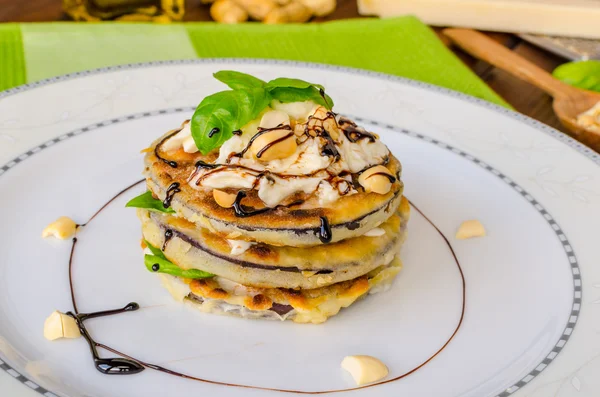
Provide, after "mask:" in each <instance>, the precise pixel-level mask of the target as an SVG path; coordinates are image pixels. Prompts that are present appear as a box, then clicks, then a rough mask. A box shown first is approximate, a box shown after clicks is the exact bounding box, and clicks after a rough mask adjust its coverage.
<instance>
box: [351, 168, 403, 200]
mask: <svg viewBox="0 0 600 397" xmlns="http://www.w3.org/2000/svg"><path fill="white" fill-rule="evenodd" d="M394 179H395V177H394V176H393V175H392V173H391V172H390V170H388V169H387V168H386V167H384V166H383V165H376V166H374V167H371V168H369V169H367V170H365V171H363V172H362V174H360V175H359V176H358V183H360V185H361V186H362V187H363V188H364V189H365V192H367V193H370V192H374V193H378V194H386V193H388V192H389V191H390V189H391V188H392V180H394Z"/></svg>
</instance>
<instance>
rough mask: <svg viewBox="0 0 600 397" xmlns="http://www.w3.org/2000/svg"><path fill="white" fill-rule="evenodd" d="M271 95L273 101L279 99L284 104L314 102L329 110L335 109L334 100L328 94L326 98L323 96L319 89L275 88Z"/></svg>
mask: <svg viewBox="0 0 600 397" xmlns="http://www.w3.org/2000/svg"><path fill="white" fill-rule="evenodd" d="M270 94H271V97H272V98H273V99H277V100H278V101H280V102H283V103H288V102H304V101H313V102H315V103H318V104H319V105H323V106H325V107H326V108H327V109H329V110H331V108H332V107H333V100H332V99H331V97H329V95H327V94H325V95H324V97H323V96H321V92H320V91H319V89H318V88H316V87H312V86H311V87H307V88H292V87H282V88H275V89H273V90H272V91H270Z"/></svg>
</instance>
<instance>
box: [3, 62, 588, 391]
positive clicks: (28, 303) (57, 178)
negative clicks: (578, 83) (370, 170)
mask: <svg viewBox="0 0 600 397" xmlns="http://www.w3.org/2000/svg"><path fill="white" fill-rule="evenodd" d="M221 69H237V70H241V71H244V72H248V73H252V74H254V75H257V76H259V77H261V78H264V79H269V78H273V77H277V76H290V77H299V78H304V79H307V80H311V81H315V82H319V83H322V84H323V85H325V87H326V88H327V91H328V93H329V94H330V95H331V96H332V97H333V98H334V100H336V111H338V112H341V113H344V114H347V115H350V116H351V117H355V118H357V119H358V120H359V121H360V124H363V125H364V126H365V127H367V128H368V129H371V130H373V131H375V132H377V133H378V134H380V135H381V137H382V139H383V140H384V141H385V142H386V143H387V144H388V146H389V147H390V149H391V150H392V151H393V152H394V154H395V155H396V156H397V157H398V158H399V159H400V160H401V162H402V164H403V168H404V171H403V180H404V182H405V185H406V190H405V192H406V195H407V196H408V198H409V199H410V200H411V201H412V202H413V203H414V204H415V205H416V206H417V207H418V208H419V209H420V210H421V211H423V213H424V214H425V215H426V216H427V217H428V218H430V219H431V220H432V221H433V223H434V224H435V225H436V226H437V227H438V228H439V229H440V230H441V232H442V233H443V234H444V235H445V236H446V237H447V238H448V239H449V241H450V243H451V245H452V247H453V248H454V250H455V251H456V254H457V257H458V259H459V262H460V268H461V269H462V270H463V272H464V279H465V286H466V287H465V291H464V292H465V294H466V301H465V308H466V309H465V311H464V320H463V322H462V324H460V328H459V329H458V332H457V333H456V335H455V337H454V338H453V339H452V340H451V341H450V342H449V343H448V344H447V346H446V347H445V348H444V349H443V350H442V351H441V352H440V353H439V354H438V355H437V356H436V357H435V358H433V359H432V360H430V361H429V362H427V363H426V364H425V365H424V366H422V367H421V368H419V369H418V370H417V371H414V372H413V373H411V374H410V375H408V376H405V377H402V375H403V374H406V373H407V372H411V370H413V369H414V368H416V367H419V365H420V364H422V363H423V362H424V361H427V359H428V358H429V357H431V356H432V355H433V354H435V352H436V351H438V350H439V349H440V348H441V347H442V346H443V345H444V344H445V343H446V342H447V341H448V340H449V338H450V337H451V336H452V334H453V332H454V330H455V329H456V328H457V326H458V325H459V320H460V318H461V313H462V310H461V309H462V305H463V300H462V297H463V284H462V278H461V274H460V271H459V267H457V264H456V263H455V261H454V259H453V257H452V254H451V251H450V250H449V249H448V246H447V245H446V243H445V242H444V240H443V238H442V236H440V234H439V233H438V232H436V230H435V229H434V227H433V226H432V225H430V224H429V223H428V222H427V221H426V220H425V218H424V217H423V216H422V215H421V214H419V213H418V212H417V211H416V210H413V214H412V218H411V220H410V223H409V238H408V240H407V242H406V244H405V248H404V249H403V252H402V259H403V262H404V269H403V270H402V272H401V273H400V274H399V276H398V278H397V279H396V281H395V284H394V287H393V288H392V290H390V291H389V292H386V293H382V294H378V295H374V296H371V297H369V298H368V299H366V300H364V301H361V302H359V303H357V304H356V305H353V306H352V307H351V308H350V309H346V310H344V311H342V312H341V313H340V314H339V315H338V316H336V317H334V318H333V319H331V320H330V321H328V322H327V323H325V324H323V325H318V326H315V325H298V324H294V323H278V322H266V321H251V320H240V319H236V318H227V317H219V316H213V315H206V314H203V313H200V312H198V311H196V310H194V309H193V308H189V307H186V306H182V305H180V304H178V303H175V302H174V301H172V299H171V298H170V296H168V294H167V293H166V292H165V291H164V290H163V289H162V287H161V286H160V284H159V281H158V279H157V277H156V276H155V275H154V274H150V273H148V272H147V271H146V270H145V268H144V266H143V263H142V252H141V250H140V248H139V238H140V231H139V222H138V220H137V218H136V217H135V214H134V211H133V210H131V209H125V208H124V203H125V202H126V201H127V200H128V199H129V198H131V197H132V196H134V195H135V194H137V193H138V192H140V191H141V190H142V189H143V187H142V186H141V185H138V186H136V187H134V188H133V189H132V190H130V191H128V192H126V193H124V194H123V195H121V196H119V197H118V198H117V199H116V200H115V201H113V202H112V203H111V204H110V205H109V206H108V207H107V208H106V209H105V210H104V211H102V212H101V213H100V215H99V216H98V217H97V218H95V219H94V220H93V222H92V223H91V224H90V225H88V226H87V227H86V228H84V229H83V230H82V231H81V232H80V233H79V234H78V237H79V243H78V245H77V248H76V251H75V255H74V262H73V284H74V289H75V295H76V299H77V304H78V306H79V309H80V311H82V312H89V311H96V310H103V309H110V308H117V307H120V306H123V305H125V304H126V303H128V302H130V301H137V302H139V303H140V305H141V306H142V310H139V311H137V312H134V313H127V314H121V315H118V316H112V317H106V318H101V319H95V320H90V321H89V322H88V328H89V329H90V332H91V333H92V334H93V336H94V337H95V338H96V339H97V340H98V341H100V342H102V343H105V344H107V345H110V346H112V347H113V348H116V349H117V350H120V351H122V352H125V353H127V354H130V355H132V356H134V357H136V358H138V359H141V360H144V361H146V362H150V363H154V364H158V365H162V366H164V367H167V368H170V369H173V370H176V371H179V372H183V373H186V374H189V375H192V376H195V377H200V378H203V379H207V380H211V381H215V382H221V383H228V384H233V385H234V386H232V385H229V386H226V385H222V384H210V383H206V382H199V381H194V380H186V379H182V378H179V377H174V376H170V375H166V374H163V373H159V372H156V371H153V370H146V371H144V372H143V373H141V374H139V375H133V376H107V375H102V374H100V373H99V372H97V371H96V370H95V369H94V366H93V363H92V360H91V357H90V354H89V351H88V347H87V345H86V343H85V341H84V340H83V339H79V340H61V341H58V342H53V343H51V342H48V341H46V340H45V339H44V338H43V336H42V326H43V322H44V319H45V318H46V316H47V315H48V314H49V313H50V312H52V311H53V310H55V309H58V310H62V311H67V310H72V304H71V298H70V292H69V280H68V258H69V252H70V249H71V244H70V242H59V241H49V240H43V239H41V238H40V233H41V230H42V229H43V227H44V226H45V225H46V224H48V223H49V222H50V221H52V220H53V219H55V218H56V217H58V216H61V215H68V216H71V217H73V218H74V219H75V220H76V221H78V222H80V223H83V222H85V221H86V220H87V219H88V218H89V217H90V216H91V215H92V214H93V213H94V212H95V211H96V210H97V209H98V208H100V207H101V206H102V205H103V204H104V203H105V202H106V201H107V200H109V199H110V198H111V197H113V196H114V195H115V194H116V193H117V192H119V191H120V190H121V189H123V188H124V187H126V186H128V185H130V184H131V183H133V182H135V181H136V180H139V179H140V172H141V154H139V150H140V149H142V148H143V147H145V145H147V144H148V143H149V142H150V141H151V140H152V139H154V138H155V137H156V136H158V135H159V134H161V133H163V132H164V131H166V130H168V129H171V128H173V127H175V126H177V125H179V124H180V122H181V121H182V120H183V119H184V118H186V117H189V115H190V114H191V112H192V110H193V107H194V106H195V105H196V104H197V103H198V102H199V101H200V100H201V98H202V97H204V96H205V95H207V94H210V93H212V92H215V91H217V90H220V89H222V87H221V85H220V83H218V82H217V81H216V80H214V79H212V77H211V74H212V72H215V71H217V70H221ZM0 143H1V144H0V191H1V192H2V206H1V207H0V219H2V223H0V234H1V235H2V236H3V239H2V243H0V244H1V247H2V253H3V255H2V258H1V259H0V291H2V293H1V294H0V319H2V320H1V322H0V368H3V369H5V370H7V371H8V374H2V377H0V390H16V391H15V393H18V394H19V395H21V394H22V395H23V396H30V395H35V393H36V392H38V393H42V394H46V395H47V396H52V395H58V396H70V397H79V396H130V397H136V396H166V395H169V396H186V395H194V394H203V395H218V396H268V395H277V394H281V395H285V394H289V393H285V392H286V391H287V392H292V394H296V393H311V394H312V393H315V392H331V391H339V393H338V394H342V395H356V396H399V395H406V396H448V397H453V396H465V397H480V396H490V397H494V396H508V395H517V396H532V397H542V396H550V395H555V396H561V397H564V396H575V395H577V396H587V395H589V396H593V395H598V394H600V381H599V380H598V377H597V376H595V375H597V373H598V371H600V340H599V339H600V338H599V337H598V336H599V333H600V314H599V310H600V307H599V305H598V303H600V267H599V266H598V258H600V244H598V237H597V236H598V234H597V225H598V221H599V220H600V167H599V162H600V160H599V158H598V156H597V155H595V154H593V153H592V152H591V151H590V150H589V149H586V148H584V147H583V146H581V145H579V144H577V143H575V142H574V141H572V140H570V139H568V138H565V137H564V136H562V135H560V133H559V132H557V131H554V130H552V129H550V128H548V127H546V126H543V125H541V124H539V123H537V122H534V121H532V120H530V119H528V118H526V117H524V116H521V115H518V114H516V113H513V112H511V111H508V110H505V109H501V108H498V107H496V106H494V105H491V104H488V103H485V102H483V101H479V100H477V99H474V98H471V97H467V96H465V95H462V94H458V93H455V92H450V91H447V90H444V89H440V88H436V87H432V86H428V85H425V84H422V83H417V82H413V81H409V80H404V79H399V78H395V77H391V76H385V75H380V74H375V73H370V72H365V71H360V70H351V69H344V68H337V67H331V66H324V65H315V64H300V63H293V62H276V61H257V60H253V61H250V60H205V61H187V62H169V63H157V64H150V65H138V66H135V65H134V66H128V67H120V68H114V69H104V70H99V71H94V72H89V73H83V74H81V75H72V76H66V77H63V78H59V79H56V80H49V81H45V82H42V83H40V84H35V85H31V86H24V87H20V88H17V89H14V90H10V91H5V92H4V93H0ZM467 219H479V220H480V221H481V222H482V223H483V224H484V225H485V226H486V228H487V230H488V236H487V237H485V238H481V239H474V240H466V241H458V240H456V239H455V238H454V233H455V231H456V228H457V227H458V225H459V224H460V223H461V222H462V221H463V220H467ZM102 354H104V355H105V356H107V357H108V356H111V353H108V352H106V351H103V352H102ZM349 354H369V355H373V356H376V357H379V358H380V359H382V360H383V361H384V362H385V363H386V364H387V365H388V366H389V368H390V376H389V378H398V377H401V379H398V380H395V381H392V382H388V383H382V384H379V385H375V386H373V387H369V388H366V389H360V390H353V391H350V390H349V389H353V388H354V387H355V386H354V385H353V383H352V380H351V378H350V377H349V375H348V374H346V373H344V372H343V371H342V370H341V369H340V367H339V364H340V362H341V360H342V358H343V357H344V356H346V355H349ZM13 377H14V378H16V379H17V380H19V381H21V382H22V383H25V384H26V385H27V386H29V389H34V390H35V391H32V390H28V387H27V386H22V385H19V384H18V382H15V381H14V380H12V379H10V378H13ZM235 385H237V386H235ZM240 385H241V386H250V388H241V387H239V386H240ZM17 386H18V387H17ZM9 388H10V389H9ZM261 388H267V389H279V390H283V391H268V390H262V389H261ZM3 395H4V394H3Z"/></svg>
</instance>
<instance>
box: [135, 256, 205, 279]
mask: <svg viewBox="0 0 600 397" xmlns="http://www.w3.org/2000/svg"><path fill="white" fill-rule="evenodd" d="M144 265H146V269H148V270H149V271H151V272H154V273H166V274H170V275H171V276H177V277H184V278H209V277H214V274H212V273H208V272H203V271H202V270H198V269H182V268H180V267H179V266H177V265H175V264H173V263H172V262H170V261H169V260H168V259H165V258H161V257H160V256H156V255H144Z"/></svg>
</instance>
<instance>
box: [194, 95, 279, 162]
mask: <svg viewBox="0 0 600 397" xmlns="http://www.w3.org/2000/svg"><path fill="white" fill-rule="evenodd" d="M269 101H270V99H269V95H268V94H267V92H266V91H265V90H264V89H263V88H252V89H248V90H246V91H239V90H236V91H221V92H217V93H216V94H213V95H209V96H207V97H206V98H204V100H202V102H201V103H200V105H198V108H197V109H196V111H195V112H194V115H193V116H192V122H191V130H192V137H193V138H194V142H195V143H196V147H197V148H198V149H199V150H200V151H201V152H202V154H207V153H209V152H211V151H212V150H214V149H216V148H218V147H220V146H221V145H222V144H223V143H224V142H225V141H226V140H228V139H229V138H231V137H232V136H233V131H235V130H238V129H240V128H241V127H243V126H244V125H246V124H247V123H248V122H249V121H251V120H253V119H254V118H256V117H257V116H258V115H259V114H260V112H261V111H262V110H263V109H264V108H265V107H267V105H268V104H269ZM215 128H216V129H218V130H216V131H217V132H216V133H213V134H212V136H211V137H209V133H210V132H211V131H213V130H214V129H215Z"/></svg>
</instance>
